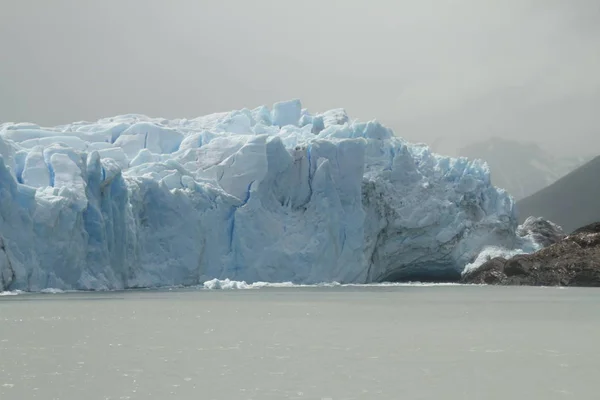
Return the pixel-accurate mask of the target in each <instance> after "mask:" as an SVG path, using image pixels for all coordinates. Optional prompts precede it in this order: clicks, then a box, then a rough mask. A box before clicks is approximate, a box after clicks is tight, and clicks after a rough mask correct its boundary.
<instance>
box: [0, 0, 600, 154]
mask: <svg viewBox="0 0 600 400" xmlns="http://www.w3.org/2000/svg"><path fill="white" fill-rule="evenodd" d="M0 15H2V21H1V23H0V52H1V53H0V54H1V56H0V121H4V122H6V121H13V122H18V121H28V122H36V123H39V124H42V125H56V124H62V123H66V122H70V121H75V120H95V119H98V118H101V117H105V116H110V115H115V114H124V113H143V114H147V115H150V116H156V117H158V116H161V117H194V116H198V115H203V114H206V113H210V112H215V111H226V110H231V109H238V108H242V107H249V108H254V107H256V106H258V105H262V104H267V105H270V104H272V103H273V102H275V101H278V100H286V99H291V98H300V99H301V100H302V102H303V104H304V106H305V107H308V108H309V109H310V110H312V111H324V110H326V109H329V108H334V107H343V108H345V109H346V110H347V111H348V112H349V113H350V115H351V117H353V118H360V119H373V118H376V119H379V120H380V121H382V122H384V123H385V124H387V125H389V126H391V127H393V128H394V130H395V131H396V133H397V134H398V135H400V136H403V137H406V138H408V139H410V140H413V141H424V142H427V143H430V144H432V143H435V146H436V148H438V149H439V150H442V151H445V152H448V153H452V152H453V151H454V149H455V148H457V147H460V145H461V144H465V143H468V142H472V141H475V140H477V139H483V138H486V137H490V136H503V137H507V138H514V139H519V140H527V139H529V140H532V141H536V142H538V143H540V144H542V145H544V146H545V147H547V148H548V149H550V150H553V151H567V152H569V153H573V154H575V153H580V154H584V153H590V152H591V153H600V1H598V0H562V1H558V0H488V1H485V0H454V1H451V0H413V1H407V0H390V1H376V0H368V1H367V0H363V1H353V0H340V1H334V0H320V1H312V0H302V1H300V0H296V1H291V0H232V1H225V0H214V1H209V0H189V1H188V0H164V1H157V0H117V1H113V0H96V1H89V0H72V1H66V0H0Z"/></svg>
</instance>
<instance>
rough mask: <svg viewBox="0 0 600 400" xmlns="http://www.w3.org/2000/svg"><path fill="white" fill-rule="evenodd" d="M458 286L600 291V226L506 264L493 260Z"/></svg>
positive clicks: (585, 229)
mask: <svg viewBox="0 0 600 400" xmlns="http://www.w3.org/2000/svg"><path fill="white" fill-rule="evenodd" d="M461 282H462V283H476V284H489V285H530V286H594V287H600V223H598V222H597V223H594V224H591V225H587V226H584V227H582V228H579V229H577V230H575V231H574V232H573V233H572V234H571V235H568V236H566V237H565V238H564V239H562V240H561V241H559V242H558V243H555V244H552V245H550V246H548V247H546V248H544V249H542V250H540V251H538V252H536V253H533V254H521V255H517V256H515V257H513V258H511V259H509V260H506V259H504V258H501V257H497V258H493V259H491V260H489V261H487V262H486V263H484V264H483V265H482V266H481V267H479V268H477V269H476V270H474V271H471V272H469V273H467V274H465V275H464V276H463V277H462V279H461Z"/></svg>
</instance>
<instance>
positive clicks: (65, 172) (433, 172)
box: [0, 101, 535, 291]
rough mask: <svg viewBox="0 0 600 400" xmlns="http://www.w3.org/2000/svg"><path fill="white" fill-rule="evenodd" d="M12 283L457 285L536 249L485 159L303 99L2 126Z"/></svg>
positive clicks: (29, 286) (1, 259)
mask: <svg viewBox="0 0 600 400" xmlns="http://www.w3.org/2000/svg"><path fill="white" fill-rule="evenodd" d="M0 156H1V160H0V291H1V290H32V291H37V290H42V289H45V288H56V289H63V290H68V289H120V288H130V287H151V286H172V285H197V284H200V283H202V282H205V281H207V280H212V279H221V280H222V279H227V278H228V279H231V280H236V281H245V282H248V284H252V283H253V282H294V283H303V284H310V283H318V282H340V283H368V282H381V281H403V280H413V281H414V280H420V281H432V280H444V279H451V278H458V276H459V275H460V272H461V271H462V270H463V268H464V266H465V265H466V264H468V263H471V262H473V261H475V260H476V258H477V255H478V254H479V252H480V250H481V249H482V248H484V247H486V246H497V247H502V248H506V249H521V248H528V249H531V248H534V247H535V246H534V245H532V244H531V243H524V240H525V239H523V238H521V237H518V236H517V235H516V234H515V230H516V227H517V223H516V218H515V213H514V204H513V200H512V199H511V197H510V196H509V195H508V194H507V193H505V192H504V191H503V190H500V189H497V188H495V187H493V186H492V185H491V184H490V177H489V171H488V168H487V166H486V165H485V164H484V163H482V162H480V161H468V160H466V159H464V158H459V159H453V158H448V157H442V156H439V155H436V154H433V153H432V152H431V151H430V150H429V149H428V148H427V147H426V146H424V145H413V144H410V143H408V142H406V141H405V140H403V139H401V138H399V137H396V136H394V134H393V133H392V132H391V131H390V130H389V129H387V128H385V127H384V126H382V125H381V124H379V123H378V122H376V121H371V122H366V123H365V122H356V121H351V120H350V119H349V118H348V116H347V115H346V113H345V112H344V111H343V110H341V109H336V110H332V111H328V112H325V113H322V114H310V113H309V112H308V111H307V110H305V109H302V108H301V104H300V102H299V101H290V102H283V103H278V104H275V106H274V107H272V109H271V110H269V109H268V108H267V107H259V108H257V109H254V110H247V109H244V110H239V111H232V112H227V113H220V114H212V115H208V116H204V117H199V118H195V119H176V120H166V119H153V118H148V117H146V116H142V115H124V116H118V117H113V118H106V119H102V120H100V121H98V122H95V123H89V122H76V123H73V124H69V125H64V126H58V127H54V128H42V127H39V126H37V125H33V124H11V123H5V124H3V125H0Z"/></svg>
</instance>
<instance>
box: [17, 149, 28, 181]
mask: <svg viewBox="0 0 600 400" xmlns="http://www.w3.org/2000/svg"><path fill="white" fill-rule="evenodd" d="M26 158H27V153H25V152H18V153H17V154H15V164H16V171H15V176H16V177H17V182H19V183H20V184H23V170H25V159H26Z"/></svg>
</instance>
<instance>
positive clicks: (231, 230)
mask: <svg viewBox="0 0 600 400" xmlns="http://www.w3.org/2000/svg"><path fill="white" fill-rule="evenodd" d="M254 182H255V180H253V181H252V182H250V183H249V184H248V188H247V189H246V196H245V197H244V200H242V203H241V204H240V205H239V206H232V208H231V212H230V213H229V216H228V220H229V229H228V236H229V251H232V250H233V236H234V233H235V212H236V211H237V210H238V208H240V207H243V206H245V205H246V204H247V203H248V200H250V195H251V189H252V184H253V183H254Z"/></svg>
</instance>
